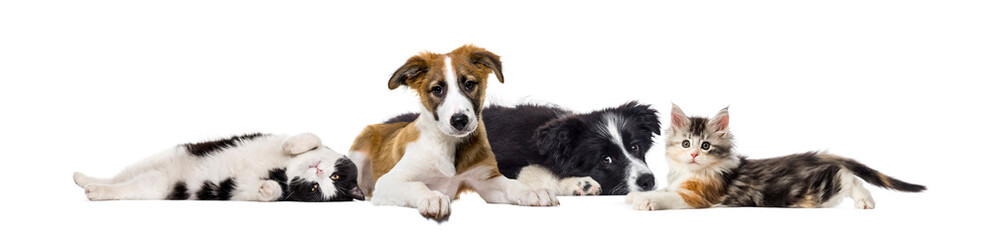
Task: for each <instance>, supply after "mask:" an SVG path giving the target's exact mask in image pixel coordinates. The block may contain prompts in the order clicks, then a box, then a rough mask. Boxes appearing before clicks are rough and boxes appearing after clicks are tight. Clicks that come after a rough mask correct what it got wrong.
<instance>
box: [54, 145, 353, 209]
mask: <svg viewBox="0 0 993 240" xmlns="http://www.w3.org/2000/svg"><path fill="white" fill-rule="evenodd" d="M356 177H357V169H356V167H355V164H354V163H352V161H351V160H350V159H348V158H347V157H345V156H344V155H341V154H339V153H337V152H335V151H333V150H331V149H330V148H327V147H325V146H322V145H321V140H320V139H319V138H318V137H317V136H316V135H313V134H309V133H305V134H300V135H295V136H289V137H287V136H278V135H268V134H247V135H241V136H235V137H231V138H228V139H223V140H217V141H210V142H201V143H190V144H182V145H179V146H176V147H173V148H169V149H167V150H165V151H164V152H162V153H159V154H157V155H154V156H151V157H149V158H147V159H145V160H144V161H141V162H139V163H136V164H134V165H132V166H129V167H128V168H126V169H125V170H124V171H122V172H121V173H120V174H118V175H117V176H115V177H113V178H110V179H101V178H93V177H89V176H86V175H83V174H82V173H78V172H77V173H75V174H74V175H73V180H75V182H76V185H79V186H80V187H82V188H84V189H85V192H86V196H87V198H89V199H90V200H125V199H135V200H138V199H149V200H151V199H168V200H241V201H307V202H323V201H350V200H352V199H359V200H364V198H365V197H364V194H362V191H361V190H359V188H358V184H357V182H356Z"/></svg>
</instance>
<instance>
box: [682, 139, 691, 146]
mask: <svg viewBox="0 0 993 240" xmlns="http://www.w3.org/2000/svg"><path fill="white" fill-rule="evenodd" d="M683 148H690V140H683Z"/></svg>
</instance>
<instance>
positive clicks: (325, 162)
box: [282, 134, 365, 202]
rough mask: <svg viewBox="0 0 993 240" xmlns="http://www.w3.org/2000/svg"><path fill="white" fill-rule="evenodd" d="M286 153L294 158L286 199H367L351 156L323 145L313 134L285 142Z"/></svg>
mask: <svg viewBox="0 0 993 240" xmlns="http://www.w3.org/2000/svg"><path fill="white" fill-rule="evenodd" d="M282 148H283V152H284V153H285V154H288V155H291V156H293V159H291V160H290V162H292V163H293V164H291V165H290V166H289V167H287V169H286V178H285V180H286V181H288V183H287V185H286V186H285V187H284V189H283V199H284V200H289V201H303V202H326V201H351V200H353V199H358V200H365V194H363V193H362V190H360V189H359V186H358V180H357V179H358V169H357V168H356V167H355V163H353V162H352V160H351V159H349V158H348V157H347V156H345V155H342V154H340V153H338V152H335V151H334V150H331V148H328V147H327V146H323V145H321V143H320V139H318V138H317V136H316V135H313V134H301V135H297V136H293V137H290V138H287V139H286V141H284V142H283V146H282Z"/></svg>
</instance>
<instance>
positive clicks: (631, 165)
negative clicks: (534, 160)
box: [534, 102, 661, 195]
mask: <svg viewBox="0 0 993 240" xmlns="http://www.w3.org/2000/svg"><path fill="white" fill-rule="evenodd" d="M660 131H661V126H660V122H659V118H658V111H656V110H655V109H652V108H651V106H649V105H646V104H639V103H638V102H629V103H626V104H623V105H621V106H618V107H616V108H607V109H603V110H600V111H594V112H590V113H587V114H576V115H571V116H567V117H564V118H560V119H556V120H553V121H551V122H548V123H546V124H545V125H544V126H542V127H540V128H539V129H538V130H537V131H536V133H535V136H534V141H535V143H536V144H537V146H538V152H539V153H540V154H541V155H543V156H545V158H546V161H548V162H546V163H545V164H544V165H545V166H548V167H549V168H552V171H555V172H556V173H559V175H565V176H589V177H592V178H593V179H594V180H596V181H597V182H598V183H599V184H600V186H601V187H602V189H603V190H604V191H603V194H606V195H622V194H627V193H629V192H632V191H649V190H654V189H655V176H654V175H653V174H652V171H651V170H650V169H649V168H648V165H647V164H646V162H645V153H646V152H648V150H649V149H650V148H651V147H652V145H653V137H654V136H655V135H658V134H660Z"/></svg>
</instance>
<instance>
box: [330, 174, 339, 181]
mask: <svg viewBox="0 0 993 240" xmlns="http://www.w3.org/2000/svg"><path fill="white" fill-rule="evenodd" d="M338 178H341V177H339V176H338V174H337V173H334V174H331V180H338Z"/></svg>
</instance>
